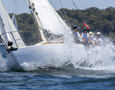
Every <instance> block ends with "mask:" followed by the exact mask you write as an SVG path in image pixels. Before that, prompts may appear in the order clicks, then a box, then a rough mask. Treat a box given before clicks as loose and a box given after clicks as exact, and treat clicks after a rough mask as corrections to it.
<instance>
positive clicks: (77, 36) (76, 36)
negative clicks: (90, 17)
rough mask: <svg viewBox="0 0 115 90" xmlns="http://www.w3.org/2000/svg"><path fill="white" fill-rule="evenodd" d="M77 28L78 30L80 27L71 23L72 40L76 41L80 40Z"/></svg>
mask: <svg viewBox="0 0 115 90" xmlns="http://www.w3.org/2000/svg"><path fill="white" fill-rule="evenodd" d="M79 30H80V27H78V26H77V25H73V27H72V32H73V37H74V41H75V42H76V43H79V42H80V33H79Z"/></svg>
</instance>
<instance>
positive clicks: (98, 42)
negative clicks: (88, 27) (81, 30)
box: [96, 32, 103, 46]
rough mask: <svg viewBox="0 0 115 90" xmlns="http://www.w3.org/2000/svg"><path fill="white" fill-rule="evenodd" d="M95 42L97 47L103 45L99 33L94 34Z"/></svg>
mask: <svg viewBox="0 0 115 90" xmlns="http://www.w3.org/2000/svg"><path fill="white" fill-rule="evenodd" d="M96 40H97V45H99V46H101V45H103V40H102V35H101V32H97V33H96Z"/></svg>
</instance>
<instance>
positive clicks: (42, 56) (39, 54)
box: [8, 44, 63, 70]
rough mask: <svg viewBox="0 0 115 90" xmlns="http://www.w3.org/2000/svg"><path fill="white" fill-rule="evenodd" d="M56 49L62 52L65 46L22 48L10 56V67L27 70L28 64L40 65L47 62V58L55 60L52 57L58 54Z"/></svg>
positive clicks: (48, 45) (49, 45)
mask: <svg viewBox="0 0 115 90" xmlns="http://www.w3.org/2000/svg"><path fill="white" fill-rule="evenodd" d="M56 49H58V51H59V50H62V49H63V44H46V45H36V46H30V47H25V48H20V49H18V50H17V51H12V52H11V53H9V54H8V67H9V68H16V69H20V68H22V69H24V70H25V69H26V68H25V65H26V64H27V63H36V64H37V65H40V63H41V62H45V60H47V57H49V58H51V59H53V58H52V57H55V54H56V53H58V51H57V50H56ZM38 67H39V66H38Z"/></svg>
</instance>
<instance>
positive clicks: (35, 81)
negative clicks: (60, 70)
mask: <svg viewBox="0 0 115 90" xmlns="http://www.w3.org/2000/svg"><path fill="white" fill-rule="evenodd" d="M97 76H98V75H97ZM0 90H115V76H111V77H104V78H96V77H86V76H85V75H84V76H77V75H76V76H63V75H51V74H46V73H37V72H36V73H32V72H31V73H30V72H1V73H0Z"/></svg>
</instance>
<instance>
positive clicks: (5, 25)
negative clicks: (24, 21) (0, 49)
mask: <svg viewBox="0 0 115 90" xmlns="http://www.w3.org/2000/svg"><path fill="white" fill-rule="evenodd" d="M0 36H1V38H2V39H3V41H4V42H5V44H6V45H7V43H8V41H11V42H13V46H14V47H16V48H17V47H24V46H25V44H24V42H23V40H22V39H21V37H20V35H19V33H18V32H17V30H16V28H15V26H14V24H13V22H12V20H11V19H10V16H9V15H8V13H7V11H6V9H5V8H4V7H3V4H2V1H1V0H0Z"/></svg>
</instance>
